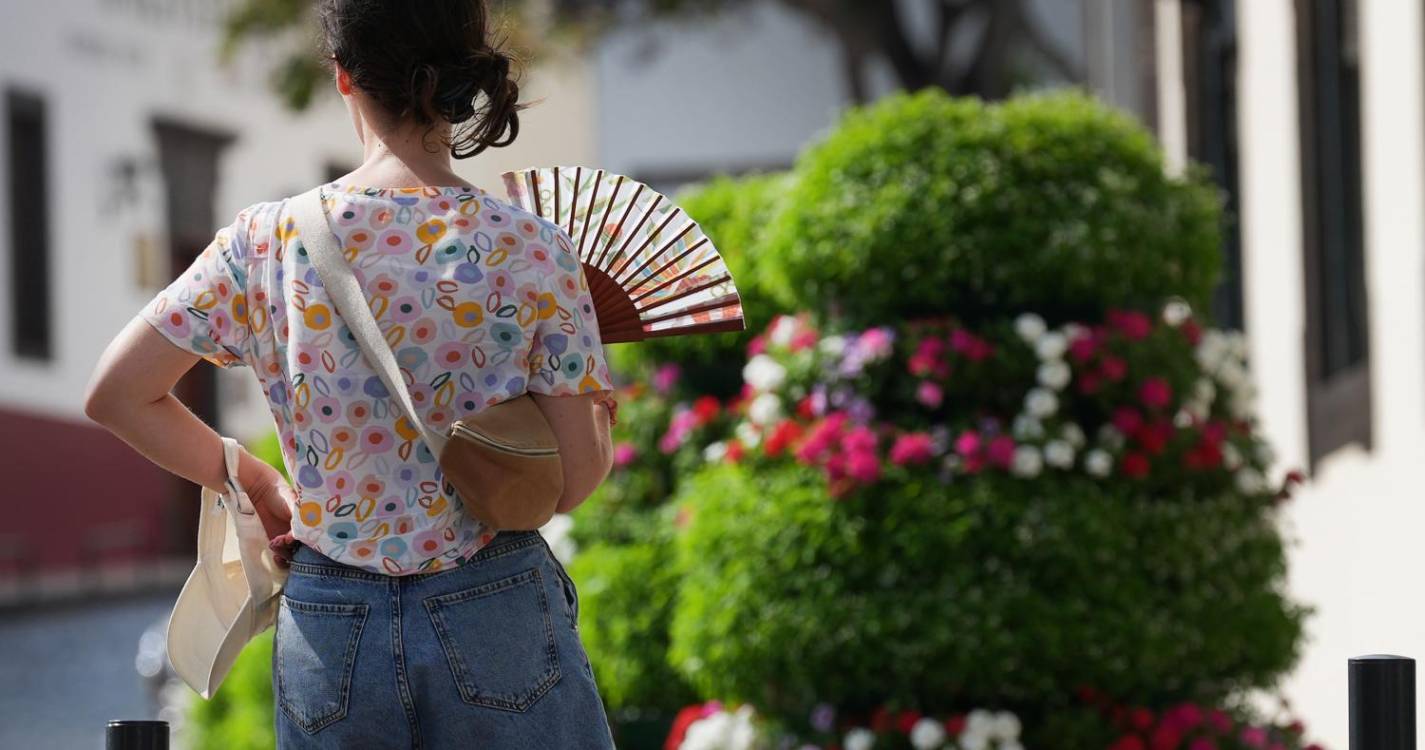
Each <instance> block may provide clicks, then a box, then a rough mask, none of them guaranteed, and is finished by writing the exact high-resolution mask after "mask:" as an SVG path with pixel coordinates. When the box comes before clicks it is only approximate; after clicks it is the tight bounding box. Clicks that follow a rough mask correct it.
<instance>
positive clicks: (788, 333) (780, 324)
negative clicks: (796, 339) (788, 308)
mask: <svg viewBox="0 0 1425 750" xmlns="http://www.w3.org/2000/svg"><path fill="white" fill-rule="evenodd" d="M796 335H797V320H796V318H793V317H791V316H790V315H782V316H779V317H778V318H777V322H776V323H773V324H772V332H771V335H770V336H769V338H770V339H771V341H772V344H773V345H774V346H780V347H783V348H785V347H788V346H791V345H792V337H793V336H796Z"/></svg>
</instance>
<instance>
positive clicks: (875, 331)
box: [856, 327, 893, 359]
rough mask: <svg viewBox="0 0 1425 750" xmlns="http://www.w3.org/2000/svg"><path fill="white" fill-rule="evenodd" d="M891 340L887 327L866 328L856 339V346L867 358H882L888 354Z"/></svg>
mask: <svg viewBox="0 0 1425 750" xmlns="http://www.w3.org/2000/svg"><path fill="white" fill-rule="evenodd" d="M892 340H893V337H892V335H891V331H890V329H889V328H886V327H881V328H867V329H866V330H864V331H862V332H861V336H860V338H858V339H857V340H856V348H857V349H860V350H861V352H862V354H863V355H864V356H866V357H867V358H868V359H882V358H885V357H888V356H890V354H891V341H892Z"/></svg>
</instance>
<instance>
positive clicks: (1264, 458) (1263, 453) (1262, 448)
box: [1257, 442, 1277, 466]
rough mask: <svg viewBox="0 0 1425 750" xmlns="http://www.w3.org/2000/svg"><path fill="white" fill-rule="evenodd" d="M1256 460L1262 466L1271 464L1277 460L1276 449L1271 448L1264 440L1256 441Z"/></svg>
mask: <svg viewBox="0 0 1425 750" xmlns="http://www.w3.org/2000/svg"><path fill="white" fill-rule="evenodd" d="M1257 460H1258V461H1260V462H1261V463H1262V465H1263V466H1271V465H1272V464H1274V463H1276V462H1277V454H1276V451H1274V450H1272V446H1270V445H1267V444H1266V443H1265V442H1261V443H1257Z"/></svg>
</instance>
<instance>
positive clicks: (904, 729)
mask: <svg viewBox="0 0 1425 750" xmlns="http://www.w3.org/2000/svg"><path fill="white" fill-rule="evenodd" d="M917 721H920V712H918V711H910V710H906V711H901V712H900V714H899V715H897V716H896V729H897V730H899V731H900V733H901V734H910V728H911V727H913V726H915V723H916V722H917Z"/></svg>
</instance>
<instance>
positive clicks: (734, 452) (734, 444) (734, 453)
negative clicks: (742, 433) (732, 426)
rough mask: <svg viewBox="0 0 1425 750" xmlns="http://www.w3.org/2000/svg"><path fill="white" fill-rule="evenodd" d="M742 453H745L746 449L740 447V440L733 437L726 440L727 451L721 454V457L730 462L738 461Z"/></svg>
mask: <svg viewBox="0 0 1425 750" xmlns="http://www.w3.org/2000/svg"><path fill="white" fill-rule="evenodd" d="M744 453H746V449H744V448H743V447H742V441H741V440H738V439H736V438H733V439H732V440H729V441H727V453H725V454H724V455H723V458H726V459H727V460H728V461H731V462H732V463H737V462H738V461H741V460H742V456H743V454H744Z"/></svg>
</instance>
